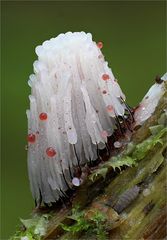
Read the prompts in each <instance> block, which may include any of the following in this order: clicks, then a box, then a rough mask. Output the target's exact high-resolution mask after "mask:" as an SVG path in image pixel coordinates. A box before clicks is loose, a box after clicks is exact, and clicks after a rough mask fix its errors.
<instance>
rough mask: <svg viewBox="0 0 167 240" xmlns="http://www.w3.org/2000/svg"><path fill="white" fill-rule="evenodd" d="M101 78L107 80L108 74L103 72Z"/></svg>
mask: <svg viewBox="0 0 167 240" xmlns="http://www.w3.org/2000/svg"><path fill="white" fill-rule="evenodd" d="M102 79H103V80H104V81H107V80H109V79H110V76H109V75H108V74H106V73H104V74H103V75H102Z"/></svg>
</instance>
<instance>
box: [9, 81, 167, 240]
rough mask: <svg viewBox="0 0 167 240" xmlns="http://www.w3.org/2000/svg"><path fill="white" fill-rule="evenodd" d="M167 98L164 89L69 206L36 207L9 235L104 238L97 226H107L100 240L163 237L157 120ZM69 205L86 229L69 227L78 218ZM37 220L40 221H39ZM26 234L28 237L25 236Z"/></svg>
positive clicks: (161, 129)
mask: <svg viewBox="0 0 167 240" xmlns="http://www.w3.org/2000/svg"><path fill="white" fill-rule="evenodd" d="M163 84H164V86H165V88H166V84H165V83H163ZM166 100H167V91H165V94H164V95H163V96H162V97H161V99H160V101H159V103H158V105H157V107H156V109H155V111H154V113H153V114H152V116H151V117H150V118H149V119H148V120H147V121H146V122H145V123H144V124H143V125H142V126H141V127H140V128H139V129H138V130H136V131H135V132H134V133H133V135H132V137H131V141H130V142H129V143H128V144H127V146H126V147H125V148H124V149H123V150H122V152H121V153H119V154H118V155H117V156H114V157H111V158H110V159H109V160H108V161H106V162H104V163H103V164H100V165H99V166H98V168H97V169H95V170H94V171H93V172H92V173H91V174H90V175H89V176H88V178H87V180H86V181H85V182H84V183H83V185H81V186H80V187H79V189H78V190H77V191H76V193H75V196H74V198H73V199H72V203H71V204H69V206H66V207H64V208H62V207H57V208H52V209H47V208H43V209H38V210H35V211H34V212H33V214H32V219H30V220H29V222H27V223H25V222H24V221H23V224H24V229H23V230H19V231H18V232H17V233H16V234H15V235H14V236H13V237H12V238H11V239H13V240H14V239H19V238H18V236H20V237H22V240H31V239H68V240H70V239H86V238H87V239H102V235H98V228H99V229H102V230H103V231H105V234H104V235H103V239H136V240H137V239H164V238H165V236H167V232H166V225H167V214H166V213H167V208H166V185H165V184H166V182H165V179H166V171H167V165H166V159H165V157H166V156H165V154H166V148H167V141H166V129H165V124H166V123H165V121H164V123H163V124H162V123H161V124H159V119H160V118H162V117H163V115H164V110H165V109H166V107H167V101H166ZM156 125H159V126H156ZM152 126H156V127H154V128H155V129H157V132H156V131H154V134H151V131H150V127H152ZM78 205H79V209H78V208H77V206H78ZM73 209H78V210H77V211H78V212H81V213H82V215H81V216H79V220H84V224H85V228H86V227H87V228H88V229H87V230H84V226H82V227H81V229H77V230H75V228H70V226H74V227H75V226H76V223H77V219H73V217H74V216H73V215H74V213H72V212H73ZM96 213H102V214H104V216H105V218H104V219H103V218H102V220H101V222H100V224H99V222H98V221H97V220H96V219H95V217H94V216H95V215H96ZM75 217H76V216H75ZM82 218H83V219H82ZM32 220H33V221H34V224H31V223H32ZM79 220H78V221H79ZM40 221H41V222H42V221H43V222H42V224H41V225H40ZM62 224H63V225H62ZM38 226H40V228H41V229H42V230H43V232H40V228H39V227H38ZM63 226H64V227H63ZM97 226H98V227H97ZM78 228H79V227H78ZM64 229H66V230H64ZM74 230H75V231H74ZM35 231H36V233H34V232H35ZM28 234H29V235H28ZM26 236H30V237H29V238H27V239H26V238H25V237H26Z"/></svg>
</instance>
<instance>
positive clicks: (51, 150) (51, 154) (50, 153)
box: [46, 147, 56, 157]
mask: <svg viewBox="0 0 167 240" xmlns="http://www.w3.org/2000/svg"><path fill="white" fill-rule="evenodd" d="M46 154H47V155H48V157H54V156H55V155H56V151H55V150H54V148H52V147H49V148H47V149H46Z"/></svg>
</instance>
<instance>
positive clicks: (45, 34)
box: [1, 1, 166, 239]
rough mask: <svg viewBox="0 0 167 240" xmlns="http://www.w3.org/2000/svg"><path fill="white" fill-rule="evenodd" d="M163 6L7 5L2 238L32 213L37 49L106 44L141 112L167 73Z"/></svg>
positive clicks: (105, 50)
mask: <svg viewBox="0 0 167 240" xmlns="http://www.w3.org/2000/svg"><path fill="white" fill-rule="evenodd" d="M165 20H166V19H165V1H148V2H146V1H139V2H138V1H129V2H128V1H122V2H121V1H108V2H95V1H94V2H80V1H79V2H69V1H67V2H56V1H52V2H48V1H46V2H45V1H43V2H39V1H28V2H21V1H18V2H14V1H12V2H8V1H7V2H2V128H1V129H2V164H1V177H2V192H1V193H2V202H1V203H2V208H1V210H2V216H1V219H2V235H1V239H8V237H9V236H10V235H11V234H12V233H13V232H14V230H15V227H16V225H17V224H18V223H19V218H20V217H21V218H27V217H28V214H29V213H30V212H31V211H32V209H33V200H32V197H31V193H30V190H29V182H28V176H27V164H26V151H25V149H24V148H25V145H26V132H27V120H26V115H25V111H26V109H27V108H28V106H29V101H28V95H29V93H30V89H29V87H28V85H27V80H28V76H29V74H31V73H32V71H33V70H32V63H33V61H34V60H35V59H36V56H35V53H34V48H35V46H37V45H39V44H41V43H42V42H43V41H44V40H47V39H50V38H51V37H55V36H57V35H58V34H59V33H62V32H67V31H86V32H91V33H92V34H93V38H94V40H95V41H99V40H101V41H103V43H104V48H103V53H104V55H105V57H106V59H107V60H108V61H109V65H110V66H111V67H112V70H113V72H114V74H115V75H116V76H117V78H118V79H119V83H120V85H121V87H122V89H123V91H124V92H125V94H126V96H127V101H128V103H129V104H130V105H131V106H135V105H136V104H137V103H138V102H139V101H140V100H141V98H142V97H143V96H144V94H145V93H146V91H147V89H148V88H149V86H150V85H151V84H152V83H153V81H154V78H155V75H157V74H160V75H162V74H163V73H164V72H165V63H166V62H165V60H166V59H165V53H166V51H165V43H166V39H165Z"/></svg>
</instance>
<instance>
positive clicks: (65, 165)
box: [27, 32, 126, 204]
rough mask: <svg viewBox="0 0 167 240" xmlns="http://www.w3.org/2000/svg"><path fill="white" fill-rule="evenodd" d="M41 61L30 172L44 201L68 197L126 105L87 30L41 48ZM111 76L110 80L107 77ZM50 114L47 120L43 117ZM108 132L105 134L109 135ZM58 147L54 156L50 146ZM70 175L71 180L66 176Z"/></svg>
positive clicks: (33, 101) (35, 81)
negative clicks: (74, 181) (70, 186)
mask: <svg viewBox="0 0 167 240" xmlns="http://www.w3.org/2000/svg"><path fill="white" fill-rule="evenodd" d="M36 53H37V55H38V60H37V61H35V62H34V65H33V66H34V74H32V75H30V78H29V81H28V84H29V86H30V87H31V95H30V97H29V99H30V110H27V117H28V134H33V135H35V141H34V142H33V143H32V142H29V147H28V170H29V179H30V185H31V190H32V194H33V197H34V199H35V200H36V202H37V203H38V204H39V203H40V201H41V199H42V201H43V202H45V203H51V202H55V201H57V200H58V199H60V198H61V197H63V195H64V193H65V191H66V190H67V189H68V183H71V182H72V178H73V177H75V176H74V167H76V166H78V162H79V165H80V166H83V165H84V164H85V163H87V162H90V161H94V160H96V159H97V151H96V149H97V145H98V148H99V149H103V148H105V143H106V142H107V137H108V136H111V135H112V134H113V131H114V129H115V118H114V117H115V116H116V115H117V116H118V115H119V116H123V115H124V113H125V109H126V106H125V104H124V103H123V101H122V100H121V99H123V100H125V96H124V94H123V93H122V91H121V89H120V87H119V85H118V83H117V81H116V80H115V77H114V75H113V73H112V71H111V69H110V68H109V67H108V63H107V62H106V61H105V60H104V57H103V55H102V53H101V50H100V49H99V48H98V47H97V44H96V43H95V42H94V41H92V35H91V34H90V33H88V34H86V33H84V32H75V33H71V32H68V33H66V34H60V35H59V36H58V37H56V38H52V39H50V40H49V41H45V42H44V43H43V44H42V45H41V46H38V47H37V48H36ZM104 74H106V76H109V79H107V80H104V79H103V78H104V77H103V75H104ZM41 113H46V114H47V119H46V120H41V119H40V118H39V115H40V114H41ZM104 133H105V134H104ZM48 148H52V149H53V150H54V151H55V152H54V153H55V154H53V155H54V156H48V154H47V151H46V149H48ZM64 176H65V179H64Z"/></svg>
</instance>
